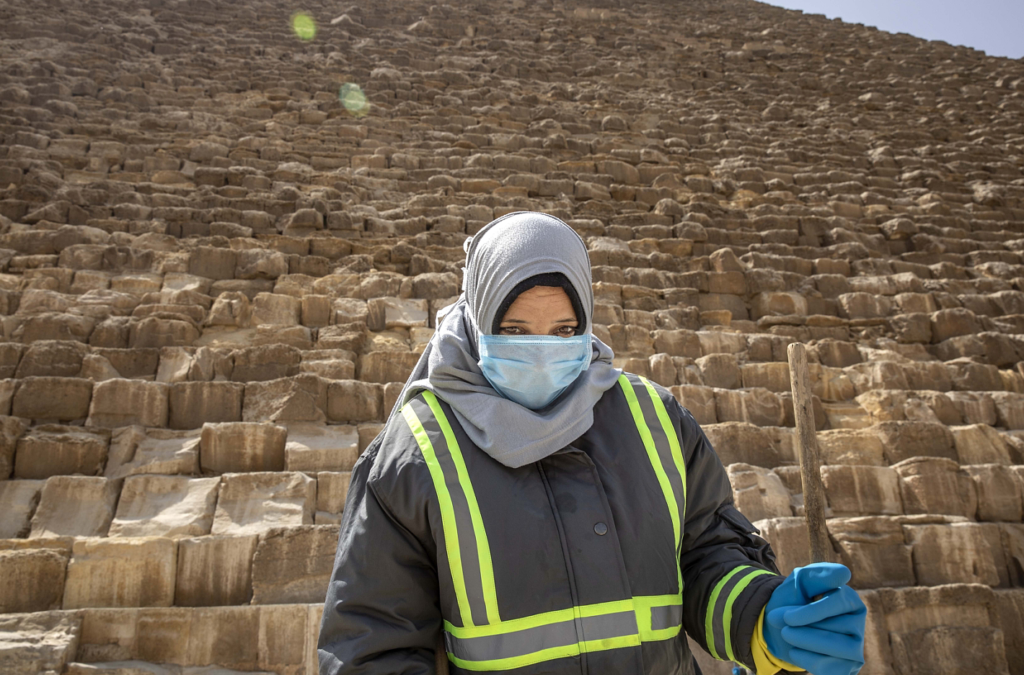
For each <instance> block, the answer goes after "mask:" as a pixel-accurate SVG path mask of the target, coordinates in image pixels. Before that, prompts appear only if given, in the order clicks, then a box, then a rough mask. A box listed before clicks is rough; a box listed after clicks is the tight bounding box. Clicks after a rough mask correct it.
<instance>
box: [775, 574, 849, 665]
mask: <svg viewBox="0 0 1024 675" xmlns="http://www.w3.org/2000/svg"><path fill="white" fill-rule="evenodd" d="M849 580H850V570H849V569H847V568H846V567H845V566H844V565H838V564H836V563H815V564H813V565H808V566H807V567H798V568H796V569H795V570H793V573H792V574H790V575H789V576H788V577H786V580H785V581H784V582H782V585H781V586H779V587H778V588H776V589H775V591H774V592H773V593H772V597H771V598H770V599H769V600H768V604H767V605H766V606H765V623H764V640H765V643H766V644H767V645H768V650H769V651H771V653H772V654H773V655H774V656H775V657H777V658H779V659H782V660H783V661H788V662H789V663H792V664H793V665H794V666H799V667H801V668H803V669H805V670H806V671H807V672H809V673H811V674H812V675H856V673H857V672H859V671H860V669H861V666H863V665H864V623H865V620H866V618H867V607H865V606H864V603H863V601H861V599H860V597H859V596H858V595H857V592H856V591H854V590H853V589H852V588H850V587H849V586H847V585H846V583H847V582H848V581H849ZM819 595H820V596H822V597H821V598H820V599H818V600H812V599H813V598H814V597H815V596H819Z"/></svg>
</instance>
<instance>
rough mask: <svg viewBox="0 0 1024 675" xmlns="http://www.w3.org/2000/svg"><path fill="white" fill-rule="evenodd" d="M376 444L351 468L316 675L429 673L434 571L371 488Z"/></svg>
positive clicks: (435, 613) (435, 626)
mask: <svg viewBox="0 0 1024 675" xmlns="http://www.w3.org/2000/svg"><path fill="white" fill-rule="evenodd" d="M380 440H381V438H380V437H378V439H377V440H376V441H374V443H373V444H371V446H370V447H369V448H367V450H366V452H364V453H363V456H362V457H361V458H360V459H359V461H358V462H357V463H356V466H355V467H354V468H353V471H352V481H351V484H350V486H349V493H348V497H347V499H346V503H345V511H344V515H343V517H342V522H341V530H340V533H339V537H338V550H337V553H336V554H335V558H334V571H333V572H332V574H331V580H330V585H329V586H328V589H327V600H326V603H325V606H324V614H323V620H322V622H321V624H320V637H319V639H318V641H317V652H318V654H317V656H318V658H319V661H320V675H385V674H391V673H401V674H402V675H427V674H431V675H432V674H433V673H434V672H435V661H434V647H435V640H436V638H437V635H438V631H439V630H440V625H441V612H440V609H439V607H438V584H437V570H436V569H435V566H434V564H433V563H432V558H431V556H430V554H429V552H428V551H427V549H426V546H425V545H424V544H423V542H422V541H421V539H420V538H419V537H417V536H415V535H414V534H413V533H412V532H411V531H409V530H408V529H407V528H406V527H404V526H403V525H402V524H401V523H399V522H398V521H397V520H396V518H395V517H394V515H393V512H392V511H391V510H390V509H389V507H388V502H387V496H386V495H385V494H384V493H383V491H378V490H375V487H374V481H373V478H372V474H373V464H374V460H375V459H376V457H377V453H378V450H379V447H380V446H379V444H380ZM378 492H379V493H378Z"/></svg>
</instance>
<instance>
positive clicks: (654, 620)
mask: <svg viewBox="0 0 1024 675" xmlns="http://www.w3.org/2000/svg"><path fill="white" fill-rule="evenodd" d="M681 625H683V606H682V605H665V606H664V607H651V630H663V629H665V628H675V627H676V626H681Z"/></svg>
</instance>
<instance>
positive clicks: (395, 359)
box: [359, 351, 420, 384]
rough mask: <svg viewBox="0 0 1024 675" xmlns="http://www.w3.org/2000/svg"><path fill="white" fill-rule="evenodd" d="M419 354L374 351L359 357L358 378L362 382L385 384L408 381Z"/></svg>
mask: <svg viewBox="0 0 1024 675" xmlns="http://www.w3.org/2000/svg"><path fill="white" fill-rule="evenodd" d="M419 358H420V356H419V354H417V353H415V352H411V351H404V352H392V351H375V352H370V353H369V354H363V355H362V356H360V357H359V378H360V379H361V380H362V381H363V382H374V383H378V384H387V383H389V382H403V383H404V382H405V381H406V380H407V379H409V375H411V374H412V371H413V369H414V368H415V367H416V363H417V362H418V361H419Z"/></svg>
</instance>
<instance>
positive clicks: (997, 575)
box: [903, 523, 1008, 587]
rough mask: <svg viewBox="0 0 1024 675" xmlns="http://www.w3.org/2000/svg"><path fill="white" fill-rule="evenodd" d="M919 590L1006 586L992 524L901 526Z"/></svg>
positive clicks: (1002, 561)
mask: <svg viewBox="0 0 1024 675" xmlns="http://www.w3.org/2000/svg"><path fill="white" fill-rule="evenodd" d="M903 529H904V534H905V539H906V542H907V544H909V545H910V546H912V547H913V557H914V575H915V577H916V578H917V583H918V584H921V585H922V586H939V585H942V584H957V583H959V584H985V585H986V586H993V587H995V586H1005V585H1006V584H1007V583H1008V580H1007V571H1006V562H1005V559H1004V556H1003V550H1002V544H1001V540H1000V534H999V528H998V527H997V526H996V525H993V524H980V523H952V524H936V525H904V526H903Z"/></svg>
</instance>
